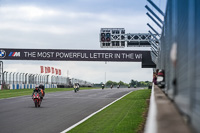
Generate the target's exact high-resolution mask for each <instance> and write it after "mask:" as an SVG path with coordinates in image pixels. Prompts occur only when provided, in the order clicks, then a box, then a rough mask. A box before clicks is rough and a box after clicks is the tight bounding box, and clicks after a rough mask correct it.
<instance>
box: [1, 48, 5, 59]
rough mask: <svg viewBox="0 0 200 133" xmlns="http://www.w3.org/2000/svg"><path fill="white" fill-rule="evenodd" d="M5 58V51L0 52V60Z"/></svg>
mask: <svg viewBox="0 0 200 133" xmlns="http://www.w3.org/2000/svg"><path fill="white" fill-rule="evenodd" d="M5 56H6V51H4V50H2V49H1V50H0V58H4V57H5Z"/></svg>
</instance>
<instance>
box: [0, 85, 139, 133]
mask: <svg viewBox="0 0 200 133" xmlns="http://www.w3.org/2000/svg"><path fill="white" fill-rule="evenodd" d="M138 89H142V88H120V89H117V88H113V89H104V90H101V89H91V90H80V91H79V92H78V93H74V91H65V92H54V93H47V94H46V96H45V97H44V100H43V101H42V104H41V107H40V108H35V106H34V103H33V100H32V98H31V95H30V96H21V97H15V98H8V99H0V132H2V133H10V132H15V133H35V132H48V133H58V132H62V131H64V130H65V129H67V128H69V127H71V126H72V125H74V124H76V123H77V122H79V121H81V120H82V119H84V118H86V117H87V116H89V115H90V114H92V113H94V112H96V111H98V110H99V109H101V108H103V107H104V106H106V105H108V104H110V103H111V102H113V101H115V100H116V99H118V98H120V97H122V96H123V95H125V94H127V93H129V92H131V91H135V90H138Z"/></svg>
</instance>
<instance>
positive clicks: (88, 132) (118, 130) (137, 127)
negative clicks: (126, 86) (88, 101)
mask: <svg viewBox="0 0 200 133" xmlns="http://www.w3.org/2000/svg"><path fill="white" fill-rule="evenodd" d="M150 93H151V90H148V89H144V90H138V91H134V92H132V93H130V94H129V95H127V96H125V97H124V98H122V99H121V100H119V101H117V102H116V103H114V104H112V105H111V106H109V107H108V108H106V109H104V110H103V111H101V112H99V113H97V114H96V115H94V116H93V117H91V118H90V119H88V120H87V121H85V122H83V123H82V124H80V125H78V126H77V127H75V128H73V129H72V130H70V131H69V133H79V132H81V133H137V132H141V131H142V128H143V125H144V122H145V115H144V114H145V113H146V112H147V110H148V104H147V99H149V98H150Z"/></svg>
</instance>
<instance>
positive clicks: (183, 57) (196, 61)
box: [157, 0, 200, 132]
mask: <svg viewBox="0 0 200 133" xmlns="http://www.w3.org/2000/svg"><path fill="white" fill-rule="evenodd" d="M199 25H200V0H168V1H167V7H166V13H165V19H164V27H163V30H162V36H161V38H160V41H161V47H160V48H161V49H160V51H159V56H158V63H157V68H159V69H164V70H165V75H166V79H165V82H166V87H165V89H164V90H163V91H164V92H165V93H166V94H167V95H168V96H169V98H170V99H172V100H173V101H174V102H175V104H176V105H177V107H178V109H179V110H180V111H181V112H182V113H183V115H184V116H185V118H186V119H187V121H188V123H189V124H191V126H192V127H193V128H194V130H195V131H196V132H200V126H199V123H200V52H199V51H200V37H199V35H200V26H199ZM175 46H177V49H176V48H175ZM172 51H175V54H172V53H173V52H172ZM172 56H174V58H175V60H174V62H172V59H171V58H172ZM170 57H171V58H170Z"/></svg>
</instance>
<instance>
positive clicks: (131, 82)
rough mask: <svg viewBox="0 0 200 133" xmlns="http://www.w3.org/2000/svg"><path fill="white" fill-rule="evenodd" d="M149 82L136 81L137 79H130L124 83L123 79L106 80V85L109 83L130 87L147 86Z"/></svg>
mask: <svg viewBox="0 0 200 133" xmlns="http://www.w3.org/2000/svg"><path fill="white" fill-rule="evenodd" d="M150 84H151V82H149V81H137V80H133V79H132V80H131V81H130V83H124V82H123V81H119V82H115V81H111V80H109V81H107V82H106V86H110V85H114V86H116V85H120V86H130V87H135V86H136V87H147V86H149V85H150Z"/></svg>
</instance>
